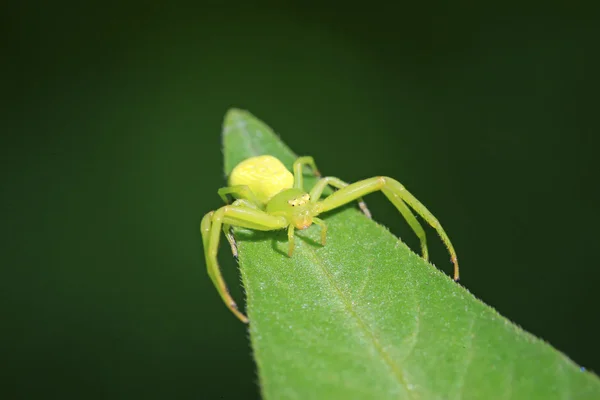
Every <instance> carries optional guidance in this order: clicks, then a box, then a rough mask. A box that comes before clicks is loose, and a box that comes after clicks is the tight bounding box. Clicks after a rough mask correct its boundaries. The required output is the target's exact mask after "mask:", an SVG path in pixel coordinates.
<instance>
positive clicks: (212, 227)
mask: <svg viewBox="0 0 600 400" xmlns="http://www.w3.org/2000/svg"><path fill="white" fill-rule="evenodd" d="M223 225H228V226H239V227H242V228H249V229H256V230H260V231H271V230H277V229H283V228H285V227H286V226H288V225H289V224H288V222H287V220H286V219H285V218H284V217H275V216H272V215H269V214H267V213H265V212H264V211H261V210H258V209H254V208H249V207H245V206H243V205H240V206H224V207H221V208H219V209H218V210H217V211H211V212H209V213H208V214H206V215H205V216H204V218H202V222H201V223H200V232H201V233H202V243H203V245H204V254H205V257H206V267H207V270H208V275H209V276H210V278H211V280H212V281H213V284H214V285H215V287H216V289H217V291H218V292H219V295H220V296H221V298H222V299H223V301H224V302H225V305H226V306H227V308H229V309H230V310H231V312H233V314H235V316H236V317H238V319H239V320H240V321H242V322H245V323H247V322H248V318H247V317H246V316H245V315H244V314H242V313H241V312H240V311H239V310H238V308H237V305H236V303H235V301H234V300H233V298H232V297H231V295H230V294H229V290H228V289H227V285H226V284H225V280H224V279H223V275H222V274H221V269H220V267H219V263H218V261H217V252H218V250H219V239H220V236H221V230H222V229H223Z"/></svg>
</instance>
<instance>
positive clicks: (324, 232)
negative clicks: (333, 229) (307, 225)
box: [313, 217, 327, 246]
mask: <svg viewBox="0 0 600 400" xmlns="http://www.w3.org/2000/svg"><path fill="white" fill-rule="evenodd" d="M313 222H314V223H315V224H317V225H319V226H320V227H321V245H323V246H325V241H326V240H327V224H326V223H325V221H323V220H322V219H321V218H317V217H313Z"/></svg>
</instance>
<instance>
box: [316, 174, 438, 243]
mask: <svg viewBox="0 0 600 400" xmlns="http://www.w3.org/2000/svg"><path fill="white" fill-rule="evenodd" d="M327 185H329V186H331V187H334V188H336V189H343V188H345V187H346V186H348V183H346V182H344V181H343V180H341V179H338V178H334V177H333V176H327V177H325V178H323V179H320V180H319V181H318V182H317V184H316V185H315V186H314V187H313V188H312V190H311V191H310V201H311V202H312V203H316V202H317V201H319V199H320V198H321V195H322V194H323V191H324V190H325V188H326V187H327ZM358 207H359V208H360V209H361V211H362V212H363V214H365V215H366V216H367V218H369V219H370V218H371V212H370V211H369V209H368V208H367V204H366V203H365V202H364V200H363V199H362V197H360V198H358ZM425 250H426V251H427V248H425Z"/></svg>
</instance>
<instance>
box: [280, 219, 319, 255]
mask: <svg viewBox="0 0 600 400" xmlns="http://www.w3.org/2000/svg"><path fill="white" fill-rule="evenodd" d="M313 223H315V224H317V225H319V226H320V227H321V245H323V246H325V241H326V240H327V224H326V223H325V221H323V220H322V219H321V218H317V217H313ZM294 230H295V229H294V225H293V224H290V226H288V231H287V235H288V257H291V256H292V254H294V247H295V240H294Z"/></svg>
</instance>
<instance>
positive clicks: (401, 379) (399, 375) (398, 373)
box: [303, 246, 413, 398]
mask: <svg viewBox="0 0 600 400" xmlns="http://www.w3.org/2000/svg"><path fill="white" fill-rule="evenodd" d="M303 247H304V249H306V252H307V253H308V254H310V257H311V258H312V260H313V261H314V263H315V265H318V266H319V268H320V269H321V271H322V273H323V275H324V276H325V277H326V279H327V280H328V282H329V284H330V285H331V287H332V288H333V289H334V290H335V293H336V295H337V297H338V298H339V299H340V300H341V301H342V303H343V304H344V306H345V308H346V309H347V310H348V313H349V314H350V315H351V316H352V317H353V318H354V319H355V320H356V322H357V324H358V326H359V327H360V329H361V330H362V331H363V333H364V335H365V336H366V337H368V338H370V339H371V342H372V343H373V347H374V348H375V349H376V350H377V352H378V353H379V355H380V356H381V359H382V360H383V361H384V362H385V364H386V365H387V366H388V368H389V369H390V370H391V371H392V373H393V375H394V377H395V378H396V380H397V381H398V383H399V384H400V386H402V388H403V389H404V390H405V391H406V393H407V395H408V397H409V398H412V395H411V392H410V389H409V387H413V385H410V384H409V383H408V382H407V381H406V378H405V376H404V375H405V374H404V371H403V370H402V367H400V366H399V365H397V364H396V363H395V362H394V360H392V357H391V356H390V354H388V352H387V351H386V350H385V348H384V347H383V345H382V344H381V343H380V342H379V339H377V336H376V335H375V333H374V332H373V331H372V330H371V329H369V326H368V325H367V323H366V322H365V321H364V320H363V319H362V318H361V317H360V315H359V314H358V313H357V311H356V310H355V309H354V308H353V307H352V301H350V300H349V299H348V298H347V297H346V295H345V294H344V291H343V290H342V289H340V287H339V286H338V285H337V284H336V282H335V279H334V276H333V274H332V273H331V272H330V271H329V269H328V268H327V266H326V265H325V263H324V262H323V260H322V259H321V257H319V256H318V255H317V254H316V252H315V250H314V249H313V248H312V247H310V246H303Z"/></svg>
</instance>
